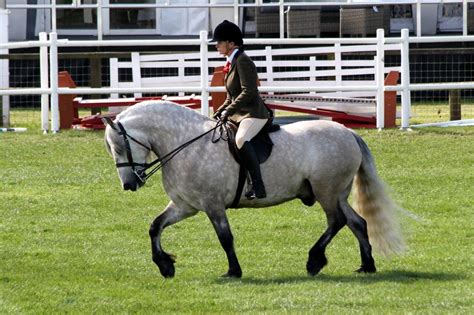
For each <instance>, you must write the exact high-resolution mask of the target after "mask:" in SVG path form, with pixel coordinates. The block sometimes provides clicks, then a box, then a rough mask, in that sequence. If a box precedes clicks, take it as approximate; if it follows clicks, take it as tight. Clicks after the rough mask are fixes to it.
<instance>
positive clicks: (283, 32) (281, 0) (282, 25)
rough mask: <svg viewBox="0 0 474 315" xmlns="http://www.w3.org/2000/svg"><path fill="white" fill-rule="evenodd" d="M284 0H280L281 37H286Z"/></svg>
mask: <svg viewBox="0 0 474 315" xmlns="http://www.w3.org/2000/svg"><path fill="white" fill-rule="evenodd" d="M283 2H284V0H280V4H279V5H280V6H279V7H278V8H279V11H278V12H280V14H279V23H278V24H279V25H280V38H285V7H284V6H283V4H284V3H283Z"/></svg>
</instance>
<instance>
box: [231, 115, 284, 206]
mask: <svg viewBox="0 0 474 315" xmlns="http://www.w3.org/2000/svg"><path fill="white" fill-rule="evenodd" d="M222 126H223V128H224V129H225V133H226V140H227V145H228V147H229V151H230V153H231V154H232V156H233V158H234V160H235V161H236V162H237V164H239V166H240V168H239V181H238V184H237V191H236V193H235V197H234V200H233V201H232V204H231V206H230V208H236V207H237V206H238V204H239V200H240V197H241V196H242V192H243V190H244V185H245V180H246V179H247V169H246V168H245V166H244V165H243V163H242V159H241V157H240V154H239V149H238V148H237V144H236V143H235V134H236V133H237V129H238V125H236V124H235V123H233V122H231V121H227V122H226V123H225V124H223V125H222ZM278 130H280V126H279V125H275V124H273V119H269V120H268V123H267V124H266V125H265V126H264V127H263V128H262V130H260V132H259V133H258V134H257V135H256V136H255V137H253V138H252V140H250V143H251V144H252V145H253V147H254V148H255V151H256V153H257V157H258V161H259V163H260V164H262V163H264V162H265V161H266V160H267V159H268V158H269V157H270V155H271V153H272V149H273V141H272V139H271V138H270V135H269V134H270V133H272V132H275V131H278Z"/></svg>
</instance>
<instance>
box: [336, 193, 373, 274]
mask: <svg viewBox="0 0 474 315" xmlns="http://www.w3.org/2000/svg"><path fill="white" fill-rule="evenodd" d="M338 207H339V208H340V209H341V211H342V212H343V213H344V215H345V216H346V218H347V226H348V227H349V228H350V229H351V231H352V233H354V235H355V237H356V238H357V240H358V241H359V247H360V256H361V261H362V265H361V266H360V268H359V269H357V270H356V272H368V273H372V272H376V268H375V262H374V258H373V257H372V247H371V246H370V243H369V236H368V234H367V223H366V222H365V220H364V219H363V218H362V217H361V216H360V215H359V214H357V212H355V210H354V209H353V208H352V207H351V206H350V205H349V203H348V202H347V198H341V200H339V204H338Z"/></svg>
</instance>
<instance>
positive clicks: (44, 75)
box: [39, 32, 49, 133]
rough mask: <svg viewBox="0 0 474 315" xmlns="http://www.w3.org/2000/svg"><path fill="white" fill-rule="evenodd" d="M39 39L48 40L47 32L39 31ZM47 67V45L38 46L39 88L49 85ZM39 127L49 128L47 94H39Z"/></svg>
mask: <svg viewBox="0 0 474 315" xmlns="http://www.w3.org/2000/svg"><path fill="white" fill-rule="evenodd" d="M39 40H40V42H41V43H45V42H47V41H48V34H46V33H45V32H41V33H39ZM48 77H49V69H48V47H47V46H41V47H40V80H41V88H42V89H47V88H48V87H49V78H48ZM41 129H43V132H44V133H47V132H48V130H49V95H48V94H41Z"/></svg>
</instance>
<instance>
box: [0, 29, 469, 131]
mask: <svg viewBox="0 0 474 315" xmlns="http://www.w3.org/2000/svg"><path fill="white" fill-rule="evenodd" d="M467 41H474V36H459V37H455V36H446V37H430V38H425V37H421V38H418V37H412V38H410V37H409V36H408V31H407V30H403V31H402V34H401V37H399V38H393V37H391V38H385V37H384V33H383V30H379V31H378V32H377V37H376V38H332V39H320V38H311V39H309V38H308V39H247V40H245V43H246V44H249V45H256V44H258V45H272V44H278V45H306V46H311V45H324V44H326V45H327V44H331V45H334V44H335V43H336V44H341V45H346V44H372V45H377V49H376V58H375V69H376V81H375V84H371V85H366V86H355V85H350V86H333V87H331V86H329V87H328V86H324V87H321V86H318V85H310V84H307V85H304V86H277V85H267V86H262V87H260V91H262V92H280V93H281V92H283V93H295V92H318V91H321V90H324V91H374V92H375V93H376V103H377V128H383V127H384V125H383V124H384V112H383V111H384V97H383V96H384V91H398V92H400V94H401V95H402V119H401V127H402V128H408V127H409V125H410V122H409V119H410V91H413V90H437V89H439V90H441V89H443V90H447V89H474V82H461V83H438V84H411V83H410V77H409V57H408V56H409V44H410V43H433V42H436V43H449V42H467ZM392 44H399V45H401V84H400V85H397V86H384V68H385V67H384V52H385V47H386V45H392ZM178 45H180V46H182V45H190V46H198V47H199V49H200V69H201V74H200V78H201V80H200V82H199V84H195V85H181V86H174V87H125V88H74V89H71V88H59V87H58V79H57V74H58V47H85V46H92V47H97V46H102V47H105V46H107V47H111V46H128V47H137V46H171V47H173V46H178ZM208 46H209V43H208V36H207V32H205V31H203V32H201V34H200V39H190V40H181V39H180V40H148V41H144V40H132V41H121V40H105V41H95V40H94V41H69V40H58V39H57V34H56V33H51V34H50V36H49V39H48V40H47V39H46V34H42V35H41V36H40V40H39V41H31V42H17V43H8V44H0V49H14V48H27V47H40V67H41V87H40V88H28V89H2V90H0V95H43V96H42V128H43V130H45V131H47V130H51V131H53V132H57V131H58V130H59V107H58V95H59V94H113V93H170V92H177V93H178V92H188V93H199V94H201V99H202V113H203V114H208V113H209V101H208V100H209V92H211V91H223V90H224V88H223V87H210V86H209V80H208V78H209V72H208V66H209V51H208V50H209V47H208ZM48 48H49V54H50V58H49V63H50V64H49V67H48ZM211 56H212V55H211ZM48 73H49V75H48ZM48 78H49V80H48ZM48 81H49V82H48ZM48 96H49V98H48ZM48 100H50V105H49V104H48V102H47V101H48ZM49 107H50V108H51V128H49V126H48V124H49V113H48V109H49Z"/></svg>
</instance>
